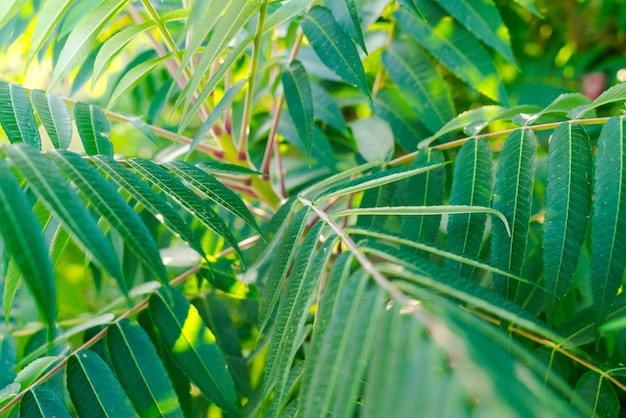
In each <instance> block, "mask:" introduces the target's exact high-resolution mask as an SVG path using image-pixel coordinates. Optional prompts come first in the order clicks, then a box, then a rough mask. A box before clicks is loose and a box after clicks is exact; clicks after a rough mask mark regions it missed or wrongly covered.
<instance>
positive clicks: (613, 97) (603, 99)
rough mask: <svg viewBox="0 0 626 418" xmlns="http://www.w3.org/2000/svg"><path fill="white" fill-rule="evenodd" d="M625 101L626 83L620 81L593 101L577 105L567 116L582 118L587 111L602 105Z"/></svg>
mask: <svg viewBox="0 0 626 418" xmlns="http://www.w3.org/2000/svg"><path fill="white" fill-rule="evenodd" d="M624 101H626V83H620V84H617V85H615V86H613V87H611V88H610V89H608V90H606V91H604V92H603V93H602V94H601V95H599V96H598V97H597V98H596V99H595V100H594V101H593V102H591V103H589V104H587V105H582V106H579V107H575V108H574V109H572V110H571V111H570V112H569V113H568V114H567V117H568V118H571V119H578V118H582V117H583V116H584V115H585V114H586V113H587V112H589V111H591V110H593V109H596V108H598V107H600V106H603V105H606V104H610V103H615V102H624Z"/></svg>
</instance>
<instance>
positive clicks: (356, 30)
mask: <svg viewBox="0 0 626 418" xmlns="http://www.w3.org/2000/svg"><path fill="white" fill-rule="evenodd" d="M324 6H325V7H327V8H328V9H329V10H330V11H331V12H332V14H333V15H334V17H335V19H336V21H337V23H339V26H341V28H342V29H343V30H344V32H345V33H347V34H348V35H350V38H352V40H353V41H354V43H356V44H357V45H358V46H360V47H361V49H362V50H363V52H365V53H366V54H367V48H366V47H365V41H364V40H363V33H362V31H361V20H360V19H359V13H358V11H357V7H356V4H354V0H325V1H324Z"/></svg>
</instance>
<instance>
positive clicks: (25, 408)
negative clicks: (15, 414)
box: [20, 386, 71, 418]
mask: <svg viewBox="0 0 626 418" xmlns="http://www.w3.org/2000/svg"><path fill="white" fill-rule="evenodd" d="M20 415H21V416H22V417H29V418H48V417H57V418H70V417H71V415H70V413H69V412H68V410H67V408H66V407H65V403H64V402H63V401H62V400H61V399H60V398H59V397H58V396H57V395H56V394H55V393H54V392H53V391H52V390H51V389H49V388H48V387H46V386H35V387H34V388H33V389H31V390H29V391H28V392H26V393H25V394H24V397H23V398H22V400H21V401H20Z"/></svg>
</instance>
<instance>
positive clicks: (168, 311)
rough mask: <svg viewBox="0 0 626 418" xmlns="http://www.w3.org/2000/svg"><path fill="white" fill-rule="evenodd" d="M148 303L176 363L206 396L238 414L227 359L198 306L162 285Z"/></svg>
mask: <svg viewBox="0 0 626 418" xmlns="http://www.w3.org/2000/svg"><path fill="white" fill-rule="evenodd" d="M148 306H149V310H150V316H151V318H152V320H153V321H154V324H155V326H156V327H157V328H158V330H159V335H160V337H161V339H162V341H163V343H164V344H165V346H166V347H167V350H168V351H169V352H170V353H171V354H172V357H173V358H174V360H175V361H176V363H177V364H178V366H179V367H180V368H181V369H182V370H183V371H184V372H185V374H186V375H187V376H188V377H189V379H191V381H192V382H194V384H195V385H196V386H197V387H198V388H199V389H200V391H201V392H202V394H204V396H206V397H207V399H209V400H211V401H212V402H215V404H216V405H217V406H219V407H220V408H222V409H224V410H225V411H227V412H228V413H230V414H233V415H235V416H240V413H239V409H238V408H237V403H236V401H237V399H236V394H235V387H234V384H233V379H232V377H231V375H230V373H229V372H228V367H227V365H226V360H225V359H224V356H223V355H222V353H221V351H220V350H219V349H218V347H217V345H216V343H215V336H214V335H213V333H212V332H211V331H210V330H209V329H208V328H207V327H206V326H205V325H204V324H203V322H202V318H201V317H200V314H199V313H198V310H197V309H196V308H195V307H194V306H193V305H191V304H189V302H188V301H187V299H185V297H184V296H183V295H182V294H181V293H179V292H178V291H177V290H174V289H171V288H165V287H163V288H161V289H159V291H158V292H157V293H154V294H153V295H152V296H150V303H149V305H148Z"/></svg>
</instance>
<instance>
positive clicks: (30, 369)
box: [15, 356, 63, 388]
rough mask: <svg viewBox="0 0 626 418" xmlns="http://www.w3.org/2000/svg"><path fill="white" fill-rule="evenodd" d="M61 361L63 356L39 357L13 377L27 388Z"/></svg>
mask: <svg viewBox="0 0 626 418" xmlns="http://www.w3.org/2000/svg"><path fill="white" fill-rule="evenodd" d="M61 359H63V356H45V357H39V358H38V359H37V360H35V361H33V362H31V363H29V364H28V365H27V366H26V367H24V368H23V369H22V370H20V372H19V373H18V374H17V376H15V381H16V382H17V383H19V384H21V385H22V387H25V388H27V387H29V386H30V385H32V384H33V383H35V382H36V381H37V379H39V378H40V377H41V375H43V374H44V373H46V372H47V371H49V370H50V368H51V367H52V366H54V365H55V364H56V363H58V362H59V360H61Z"/></svg>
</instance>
